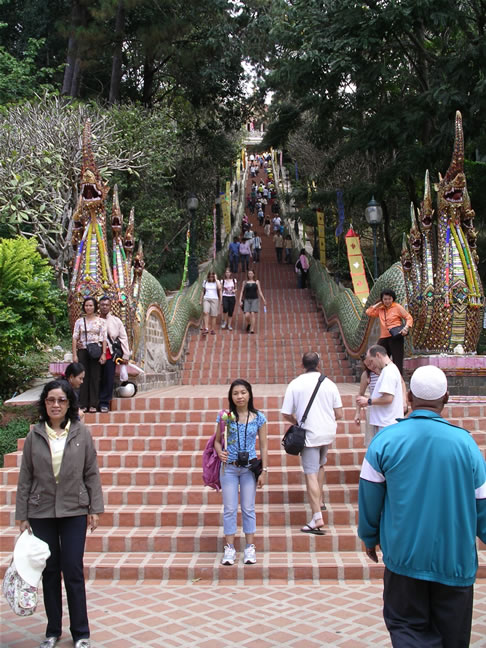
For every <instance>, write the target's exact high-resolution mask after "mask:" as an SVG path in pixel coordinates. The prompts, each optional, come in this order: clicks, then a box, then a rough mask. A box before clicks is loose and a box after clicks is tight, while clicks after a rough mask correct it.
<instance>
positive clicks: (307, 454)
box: [300, 445, 329, 475]
mask: <svg viewBox="0 0 486 648" xmlns="http://www.w3.org/2000/svg"><path fill="white" fill-rule="evenodd" d="M328 450H329V446H328V445H323V446H313V447H309V446H305V447H304V449H303V450H302V452H301V453H300V457H301V460H302V469H303V471H304V475H316V474H317V473H318V472H319V468H320V467H321V466H324V465H325V464H326V463H327V451H328Z"/></svg>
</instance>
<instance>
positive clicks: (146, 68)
mask: <svg viewBox="0 0 486 648" xmlns="http://www.w3.org/2000/svg"><path fill="white" fill-rule="evenodd" d="M154 77H155V69H154V57H153V56H152V55H150V54H145V61H144V64H143V91H142V103H143V105H144V106H145V107H146V108H150V107H151V105H152V97H153V94H154V89H153V85H154Z"/></svg>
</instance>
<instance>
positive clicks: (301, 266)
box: [295, 249, 310, 288]
mask: <svg viewBox="0 0 486 648" xmlns="http://www.w3.org/2000/svg"><path fill="white" fill-rule="evenodd" d="M309 267H310V264H309V260H308V258H307V255H306V253H305V250H304V249H302V250H301V251H300V253H299V258H298V259H297V263H296V264H295V269H296V270H298V271H300V287H301V288H305V287H306V285H307V275H308V273H309Z"/></svg>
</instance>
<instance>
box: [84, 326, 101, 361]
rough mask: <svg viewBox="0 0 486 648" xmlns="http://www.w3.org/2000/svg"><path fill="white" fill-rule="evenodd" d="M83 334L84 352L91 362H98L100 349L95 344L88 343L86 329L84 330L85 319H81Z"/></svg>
mask: <svg viewBox="0 0 486 648" xmlns="http://www.w3.org/2000/svg"><path fill="white" fill-rule="evenodd" d="M83 322H84V334H85V335H86V351H87V352H88V355H89V357H90V358H91V359H92V360H99V359H100V358H101V352H102V348H101V345H100V344H98V343H97V342H88V329H87V328H86V318H84V317H83Z"/></svg>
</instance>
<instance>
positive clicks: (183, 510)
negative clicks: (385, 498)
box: [0, 385, 486, 583]
mask: <svg viewBox="0 0 486 648" xmlns="http://www.w3.org/2000/svg"><path fill="white" fill-rule="evenodd" d="M284 387H285V386H284V385H282V386H277V385H274V386H272V390H269V389H268V387H267V388H265V386H264V385H257V386H255V395H256V397H255V404H256V406H257V407H258V408H259V409H261V410H262V411H264V412H265V414H266V416H267V417H268V420H269V423H268V433H269V465H270V470H269V473H268V485H267V486H265V488H264V489H262V490H259V491H258V492H257V500H256V502H257V533H256V537H255V544H256V546H257V550H258V554H257V556H258V563H257V564H256V565H251V566H249V565H243V564H242V559H241V555H239V561H238V563H237V564H236V565H235V566H233V567H223V566H221V565H220V564H219V560H220V558H221V552H222V547H223V543H224V539H223V532H222V499H221V494H220V493H216V492H215V491H212V490H210V489H209V488H207V487H204V486H203V484H202V470H201V458H202V450H203V448H204V446H205V443H206V441H207V439H208V437H209V436H210V435H211V434H212V432H213V431H214V428H215V423H214V421H215V417H216V413H217V411H218V410H219V409H220V408H221V407H223V406H224V405H225V404H226V403H225V401H226V395H225V394H224V392H225V391H226V387H221V388H220V389H221V392H223V393H222V394H221V395H220V396H206V397H199V396H197V395H195V394H194V390H193V389H191V388H190V387H189V388H179V390H178V391H180V392H184V394H186V395H178V396H171V395H160V396H155V395H150V394H147V395H142V396H139V397H136V398H134V399H131V400H124V401H118V402H116V405H115V406H116V409H115V410H114V411H112V412H111V413H110V414H108V415H106V414H105V415H101V414H96V415H89V416H88V423H89V425H90V428H91V431H92V434H93V437H94V439H95V443H96V446H97V448H98V452H99V464H100V469H101V475H102V481H103V488H104V494H105V501H106V512H105V513H104V514H103V516H102V517H101V527H100V528H99V529H98V530H97V531H96V532H95V533H94V534H89V535H88V538H87V544H86V555H85V566H86V575H87V577H88V578H89V579H95V580H100V579H103V580H110V581H112V580H114V581H119V580H122V581H126V580H129V581H142V580H143V581H157V582H167V583H176V582H177V583H179V582H192V581H195V580H197V581H200V582H201V583H218V582H225V583H230V582H233V583H237V582H238V583H245V582H252V583H254V582H258V583H281V582H299V583H300V582H318V581H324V580H332V581H336V580H343V579H344V580H363V579H365V580H366V579H370V578H378V577H379V576H380V575H381V573H382V569H383V566H382V565H374V564H373V563H370V562H369V561H368V560H367V559H366V558H365V556H364V554H363V553H362V551H361V545H360V542H359V540H358V538H357V535H356V525H357V488H358V486H357V484H358V478H359V469H360V464H361V462H362V459H363V455H364V449H363V435H362V434H361V432H360V430H359V428H358V427H357V426H356V425H355V424H354V422H353V421H352V416H353V411H354V408H353V406H352V401H353V397H352V396H351V395H344V396H343V404H344V413H345V420H344V421H342V422H340V423H339V424H338V434H337V438H336V443H335V445H334V447H333V449H332V450H331V451H330V453H329V460H328V464H327V466H326V485H325V488H324V497H325V501H326V504H327V509H328V510H327V512H326V513H324V519H325V522H326V525H327V526H326V535H325V536H323V537H318V536H311V535H306V534H303V533H301V532H300V531H299V528H300V526H302V525H303V524H304V523H305V522H306V521H307V519H308V517H309V510H308V507H307V504H306V498H305V488H304V484H303V477H302V473H301V469H300V467H299V461H298V458H296V457H291V456H288V455H286V454H285V453H284V452H283V450H282V449H281V446H280V439H281V436H282V434H283V431H284V429H285V424H284V423H282V421H281V417H280V414H279V408H280V404H281V400H282V396H283V391H284ZM173 389H174V388H173ZM175 389H177V388H175ZM279 390H281V395H264V392H265V391H272V392H273V393H274V394H275V392H278V391H279ZM201 391H203V390H202V389H201ZM445 415H446V416H447V417H448V418H449V419H450V420H453V421H454V422H455V423H457V424H459V425H462V426H464V427H466V428H467V429H469V430H471V432H472V434H473V436H474V438H475V440H476V441H477V442H478V443H479V444H480V445H481V446H482V447H483V448H485V447H486V405H473V404H457V405H451V406H448V407H447V411H446V412H445ZM22 445H23V441H20V443H19V450H20V449H21V448H22ZM20 459H21V452H20V451H19V452H17V453H13V454H10V455H7V456H6V460H5V468H3V469H2V470H1V471H0V481H1V484H2V488H1V490H0V505H1V509H0V523H1V526H2V532H1V536H0V537H1V539H2V547H1V549H2V553H1V554H0V561H1V562H0V566H1V571H2V573H3V571H4V570H5V568H6V566H7V564H8V561H9V556H10V551H11V549H12V547H13V543H14V538H15V535H16V529H15V526H14V525H15V521H14V504H15V491H16V481H17V476H18V468H19V465H20ZM239 524H240V525H241V520H240V519H239ZM241 540H243V536H241ZM236 546H237V549H238V548H239V538H237V542H236ZM478 577H479V578H486V555H485V552H484V551H482V552H480V571H479V574H478Z"/></svg>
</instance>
